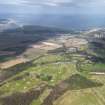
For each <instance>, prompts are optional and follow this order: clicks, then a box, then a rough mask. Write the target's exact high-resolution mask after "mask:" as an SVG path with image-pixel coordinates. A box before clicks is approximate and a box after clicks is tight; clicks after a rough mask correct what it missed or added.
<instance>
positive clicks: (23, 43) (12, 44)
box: [0, 26, 105, 105]
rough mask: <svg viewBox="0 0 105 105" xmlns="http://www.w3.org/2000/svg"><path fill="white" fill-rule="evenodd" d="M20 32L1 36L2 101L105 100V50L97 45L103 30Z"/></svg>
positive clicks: (72, 104) (98, 103)
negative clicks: (103, 58)
mask: <svg viewBox="0 0 105 105" xmlns="http://www.w3.org/2000/svg"><path fill="white" fill-rule="evenodd" d="M29 27H30V28H29ZM16 30H17V31H14V30H10V31H5V32H2V33H1V35H0V37H1V38H0V40H1V41H0V43H1V44H0V45H1V47H0V48H1V57H5V60H1V63H0V105H84V104H86V105H104V104H105V94H104V90H105V78H104V76H105V62H104V61H101V62H100V61H98V62H97V61H96V59H97V56H95V55H96V54H97V55H99V54H101V53H99V54H98V53H97V52H96V51H95V50H94V49H95V47H97V44H96V43H93V42H94V41H96V39H97V42H98V43H99V41H100V40H101V42H102V40H103V41H104V39H103V38H102V37H101V38H100V37H98V38H97V37H95V36H100V35H104V29H101V30H92V31H90V30H89V31H88V32H84V31H83V32H81V33H78V34H77V33H75V32H74V33H70V32H69V33H68V32H64V31H55V30H54V29H49V28H47V29H46V27H45V28H41V27H36V26H35V27H33V28H32V26H25V27H23V28H22V29H21V30H19V29H16ZM41 30H42V31H41ZM102 30H103V31H102ZM93 31H94V32H93ZM31 32H32V33H31ZM96 34H97V35H96ZM8 38H10V39H8ZM4 42H8V44H6V43H5V44H4V45H3V43H4ZM7 45H8V46H7ZM103 46H104V43H103ZM23 48H24V50H23ZM99 48H101V49H99ZM97 49H98V50H99V51H101V50H102V49H103V48H102V45H101V46H98V47H97ZM14 51H15V52H16V54H14V53H13V52H14ZM2 54H7V55H8V54H10V55H11V54H12V57H11V58H8V56H5V55H2ZM13 55H14V56H13ZM7 58H8V59H7ZM93 58H94V59H95V60H93ZM5 65H6V66H5Z"/></svg>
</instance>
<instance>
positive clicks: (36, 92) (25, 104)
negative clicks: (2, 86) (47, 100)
mask: <svg viewBox="0 0 105 105" xmlns="http://www.w3.org/2000/svg"><path fill="white" fill-rule="evenodd" d="M45 88H46V85H45V84H42V85H41V86H39V87H38V88H35V89H31V90H29V91H28V92H25V93H14V94H12V95H10V96H6V97H3V98H1V99H0V100H1V102H2V105H30V104H31V103H32V101H33V100H35V99H37V98H38V97H39V96H40V95H41V94H42V93H43V91H44V90H45Z"/></svg>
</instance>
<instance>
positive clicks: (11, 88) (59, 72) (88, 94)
mask: <svg viewBox="0 0 105 105" xmlns="http://www.w3.org/2000/svg"><path fill="white" fill-rule="evenodd" d="M63 59H64V58H63V56H60V55H47V56H45V57H42V58H40V59H39V60H37V61H34V62H33V64H37V66H33V67H29V68H27V69H26V70H25V71H23V72H21V73H19V74H17V75H15V76H13V77H11V78H9V80H10V81H9V82H7V83H6V84H5V85H3V86H1V87H0V94H1V96H5V95H9V94H12V93H15V92H23V91H24V92H25V91H28V90H29V89H31V88H33V87H35V86H38V85H39V84H40V83H47V84H48V85H49V86H55V85H56V84H58V83H60V82H61V81H62V80H65V79H67V78H68V77H70V76H72V75H73V74H77V71H76V68H75V65H74V64H71V63H70V64H68V63H58V64H56V63H52V62H57V61H60V60H61V61H62V60H63ZM49 62H51V63H49ZM47 63H48V64H47ZM102 65H103V66H102ZM102 65H101V64H100V65H96V68H97V67H98V68H99V69H104V64H102ZM92 67H93V66H91V67H89V68H92ZM101 67H102V68H101ZM94 68H95V67H94ZM26 73H29V74H34V75H36V74H38V75H39V74H46V75H50V76H52V79H51V80H46V79H43V77H42V78H36V76H35V77H34V76H33V77H32V76H31V75H26V76H24V75H25V74H26ZM16 77H22V78H20V79H17V80H16ZM91 79H93V80H94V81H98V82H101V83H103V86H101V87H94V88H89V89H82V90H81V89H80V90H68V91H66V92H65V93H64V94H63V95H61V96H60V97H59V98H58V99H57V100H56V101H55V102H54V105H105V93H104V89H105V86H104V83H105V78H104V76H100V77H99V76H92V77H91ZM80 84H81V83H80ZM50 91H51V90H50V89H49V88H46V89H45V91H44V92H43V93H42V94H41V95H40V97H39V98H38V99H37V100H33V101H32V103H31V105H40V104H41V103H43V100H44V99H45V98H46V97H47V96H48V94H50Z"/></svg>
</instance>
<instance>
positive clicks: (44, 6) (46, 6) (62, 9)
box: [0, 0, 105, 14]
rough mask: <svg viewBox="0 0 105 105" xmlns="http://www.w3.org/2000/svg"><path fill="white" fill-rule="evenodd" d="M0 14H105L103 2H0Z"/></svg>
mask: <svg viewBox="0 0 105 105" xmlns="http://www.w3.org/2000/svg"><path fill="white" fill-rule="evenodd" d="M0 12H17V13H39V14H40V13H41V14H42V13H48V14H53V13H54V14H55V13H57V14H58V13H59V14H105V0H0Z"/></svg>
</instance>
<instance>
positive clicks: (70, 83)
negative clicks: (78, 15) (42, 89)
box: [42, 74, 102, 105]
mask: <svg viewBox="0 0 105 105" xmlns="http://www.w3.org/2000/svg"><path fill="white" fill-rule="evenodd" d="M98 86H102V84H101V83H97V82H93V81H91V80H89V79H87V78H85V77H83V76H81V75H79V74H75V75H72V76H71V77H69V78H68V79H67V80H64V81H62V82H61V83H59V84H58V85H56V86H55V87H54V88H53V90H52V91H51V93H50V94H49V95H48V97H47V98H46V99H45V100H44V102H43V104H42V105H53V102H54V101H55V100H56V99H58V98H59V97H60V96H61V95H63V94H64V93H65V92H66V91H68V90H80V89H86V88H92V87H98Z"/></svg>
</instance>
